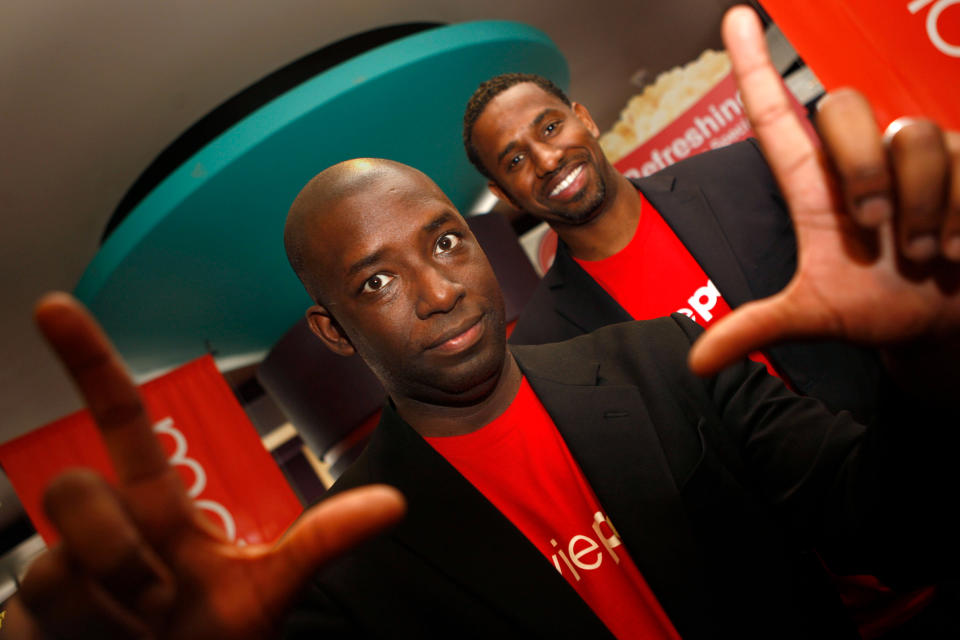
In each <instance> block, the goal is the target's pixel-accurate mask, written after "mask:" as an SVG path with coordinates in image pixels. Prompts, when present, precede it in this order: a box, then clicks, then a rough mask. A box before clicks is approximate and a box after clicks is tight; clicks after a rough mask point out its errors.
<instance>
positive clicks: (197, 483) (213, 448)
mask: <svg viewBox="0 0 960 640" xmlns="http://www.w3.org/2000/svg"><path fill="white" fill-rule="evenodd" d="M140 392H141V394H142V395H143V398H144V401H145V402H146V404H147V408H148V410H149V411H150V415H151V416H152V417H153V419H154V421H155V422H154V431H155V432H156V433H157V437H158V438H159V439H160V441H161V442H162V443H163V446H164V447H165V448H166V451H167V454H168V456H169V460H170V464H172V465H174V466H175V467H176V468H177V469H178V470H179V471H180V475H181V478H182V479H183V484H184V487H185V488H186V490H187V492H188V493H189V494H190V496H191V497H192V498H193V499H194V501H195V503H196V505H197V506H198V507H199V508H200V509H201V510H202V511H204V512H205V514H206V515H207V516H208V517H209V518H210V520H211V521H212V522H214V523H216V524H217V525H219V526H220V527H221V528H222V529H223V530H224V532H225V533H226V535H227V537H228V538H229V539H231V540H235V541H237V542H238V543H240V544H245V543H249V544H259V543H264V542H272V541H273V540H276V539H277V538H278V537H279V536H280V535H281V534H282V533H283V532H284V531H285V530H286V529H287V527H288V526H290V524H291V523H292V522H293V521H294V520H295V519H296V518H297V516H298V515H299V514H300V512H301V505H300V502H299V500H298V499H297V497H296V495H295V494H294V493H293V491H292V489H291V488H290V486H289V485H288V484H287V481H286V478H285V477H284V476H283V474H282V473H281V471H280V469H279V468H278V467H277V465H276V463H275V462H274V460H273V458H272V457H271V455H270V454H269V452H267V450H266V449H265V448H264V447H263V444H262V443H261V442H260V438H259V436H258V435H257V432H256V430H255V429H254V427H253V425H252V424H251V423H250V420H249V419H248V418H247V415H246V414H245V413H244V411H243V409H242V408H241V407H240V405H239V404H238V403H237V401H236V398H235V397H234V395H233V392H232V391H231V390H230V387H229V386H228V385H227V383H226V382H225V381H224V379H223V377H222V376H221V375H220V372H219V371H217V368H216V365H215V364H214V362H213V358H211V357H210V356H205V357H203V358H199V359H197V360H194V361H193V362H190V363H188V364H186V365H184V366H182V367H180V368H179V369H176V370H175V371H172V372H170V373H168V374H166V375H164V376H161V377H159V378H156V379H154V380H151V381H150V382H147V383H146V384H144V385H142V386H141V387H140ZM0 465H2V466H3V469H4V471H6V473H7V476H8V477H9V478H10V482H11V483H12V484H13V487H14V489H15V490H16V492H17V495H18V496H19V497H20V501H21V502H22V503H23V506H24V508H25V509H26V511H27V515H28V516H29V517H30V520H31V521H32V522H33V525H34V526H35V527H36V529H37V531H38V532H39V533H40V534H41V536H43V539H44V540H45V541H46V542H47V544H48V545H49V544H51V543H52V542H53V541H55V540H56V538H57V536H56V532H55V531H54V530H53V528H52V526H51V525H50V523H49V522H48V521H47V519H46V517H45V516H44V515H43V511H42V508H41V506H40V504H41V502H40V501H41V495H42V493H43V490H44V488H45V487H46V485H47V484H48V483H49V482H50V481H51V480H52V479H53V478H54V476H56V475H57V474H58V473H60V472H62V471H63V470H65V469H67V468H70V467H78V466H84V467H90V468H93V469H96V470H97V471H100V472H101V473H103V474H104V475H105V476H106V477H107V478H108V479H110V480H113V478H114V475H113V471H112V469H111V466H110V461H109V458H108V457H107V451H106V447H105V446H104V444H103V440H102V439H101V437H100V433H99V432H98V431H97V429H96V427H95V425H94V423H93V419H92V418H91V416H90V414H89V412H87V411H86V410H83V411H78V412H76V413H74V414H71V415H69V416H66V417H64V418H61V419H60V420H57V421H56V422H53V423H51V424H48V425H47V426H45V427H41V428H40V429H36V430H35V431H32V432H30V433H28V434H26V435H24V436H22V437H20V438H17V439H15V440H12V441H10V442H8V443H6V444H4V445H2V446H0Z"/></svg>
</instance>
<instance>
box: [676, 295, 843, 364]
mask: <svg viewBox="0 0 960 640" xmlns="http://www.w3.org/2000/svg"><path fill="white" fill-rule="evenodd" d="M807 307H808V308H809V305H807ZM828 322H829V319H828V318H826V317H825V316H822V315H821V316H816V315H814V314H811V313H803V309H802V308H800V309H798V305H797V304H795V303H794V302H793V300H792V297H791V295H790V293H789V290H787V291H785V292H783V293H780V294H778V295H776V296H773V297H771V298H765V299H763V300H756V301H753V302H748V303H747V304H744V305H742V306H740V307H738V308H737V309H736V310H735V311H732V312H731V313H729V314H728V315H727V316H725V317H724V318H722V319H721V320H719V321H717V322H716V323H714V324H712V325H711V326H710V328H709V329H708V330H707V331H706V332H705V333H704V334H703V335H701V336H700V338H699V339H698V340H697V341H696V342H695V343H694V345H693V347H692V348H691V350H690V354H689V357H688V364H689V366H690V369H691V371H693V373H695V374H696V375H698V376H712V375H714V374H716V373H717V372H719V371H720V370H721V369H723V368H724V367H726V366H728V365H730V364H733V363H734V362H736V361H737V360H740V359H742V358H745V357H747V355H749V354H750V353H752V352H754V351H757V350H759V349H763V348H765V347H768V346H770V345H772V344H776V343H778V342H781V341H783V340H786V339H789V338H793V337H796V336H798V335H805V334H807V333H810V332H812V331H814V328H816V330H817V331H819V332H820V333H818V335H821V334H822V335H826V333H827V330H826V329H824V327H825V326H826V325H827V323H828Z"/></svg>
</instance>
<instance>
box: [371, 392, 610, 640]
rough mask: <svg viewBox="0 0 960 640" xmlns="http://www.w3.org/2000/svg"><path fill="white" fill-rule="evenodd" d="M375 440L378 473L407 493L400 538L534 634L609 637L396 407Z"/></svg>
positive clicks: (522, 538)
mask: <svg viewBox="0 0 960 640" xmlns="http://www.w3.org/2000/svg"><path fill="white" fill-rule="evenodd" d="M371 447H372V448H368V454H370V455H373V456H374V457H375V458H376V462H375V464H376V466H377V467H378V468H380V469H382V470H383V474H378V478H377V480H378V481H382V482H386V483H389V484H392V485H394V486H396V487H397V488H398V489H399V490H400V491H401V492H403V494H404V495H405V496H406V497H407V501H408V512H407V516H406V518H405V519H404V520H403V521H402V522H401V523H400V525H398V527H397V528H396V529H395V531H394V533H393V534H392V536H393V538H394V539H395V540H396V541H397V542H399V543H400V544H401V545H403V546H405V547H407V548H408V550H410V551H411V552H413V553H415V554H417V555H419V556H421V557H422V558H423V560H424V561H425V562H426V563H427V564H429V565H430V566H431V567H432V568H433V569H434V570H436V571H438V572H440V573H443V574H446V575H447V576H448V577H449V578H450V579H451V580H453V581H454V582H456V583H458V584H460V585H461V586H462V587H463V589H464V591H465V592H467V593H468V594H472V595H474V596H475V597H478V598H481V599H482V600H485V601H487V602H488V603H489V604H492V605H493V606H494V607H496V608H498V609H499V610H501V611H502V612H503V613H504V615H505V616H506V617H508V618H513V619H514V620H515V621H516V624H517V626H518V627H529V629H530V633H531V636H540V635H543V636H545V637H549V636H555V637H565V636H567V635H573V634H574V633H576V634H583V635H582V637H587V638H603V637H611V636H610V633H609V631H608V630H607V628H606V627H605V626H604V625H603V623H602V622H600V620H599V618H597V617H596V616H595V615H594V613H593V611H591V609H590V608H589V606H587V604H586V603H585V602H584V601H583V600H582V599H581V598H580V597H579V596H578V595H577V593H576V592H575V591H574V590H573V588H572V587H570V585H569V584H567V582H566V580H564V579H563V578H562V577H561V576H560V575H559V574H558V573H557V571H556V570H555V569H554V568H553V567H552V566H551V565H550V563H549V561H548V560H547V559H546V558H544V557H543V555H542V554H541V553H540V552H539V551H538V550H537V549H536V547H534V546H533V545H532V544H531V543H530V542H529V541H528V540H527V538H526V537H525V536H524V535H523V534H522V533H521V532H520V531H519V530H518V529H517V528H516V527H514V526H513V524H512V523H511V522H510V521H509V520H508V519H507V518H505V517H504V516H503V515H502V514H501V513H500V512H499V511H498V510H497V509H496V507H494V506H493V505H492V504H491V503H490V502H489V501H488V500H487V499H486V498H484V497H483V495H482V494H481V493H480V492H479V491H477V490H476V489H475V488H474V487H473V486H472V485H471V484H470V483H469V482H468V481H467V480H466V479H465V478H464V477H463V476H461V475H460V474H459V473H458V472H457V471H456V469H454V468H453V467H452V466H451V465H450V464H449V463H448V462H447V461H446V460H445V459H444V458H443V457H442V456H441V455H439V454H438V453H437V452H436V451H435V450H434V449H433V448H432V447H430V445H428V444H427V443H426V442H424V440H423V439H422V438H421V437H420V436H419V434H417V433H416V432H415V431H414V430H413V429H412V428H411V427H410V426H409V425H407V424H406V423H405V422H403V420H401V419H400V418H399V417H398V416H397V415H396V413H395V412H393V410H392V409H389V408H388V409H386V410H385V411H384V419H383V422H382V424H381V426H380V428H379V429H378V433H377V439H376V440H375V441H373V442H371Z"/></svg>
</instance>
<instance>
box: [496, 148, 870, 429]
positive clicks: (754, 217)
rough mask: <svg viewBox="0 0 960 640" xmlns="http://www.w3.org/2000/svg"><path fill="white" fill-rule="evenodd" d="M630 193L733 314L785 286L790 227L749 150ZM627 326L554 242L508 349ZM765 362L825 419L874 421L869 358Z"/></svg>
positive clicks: (819, 356)
mask: <svg viewBox="0 0 960 640" xmlns="http://www.w3.org/2000/svg"><path fill="white" fill-rule="evenodd" d="M633 183H634V185H635V186H636V187H637V189H639V190H640V191H641V192H643V195H644V196H645V197H646V198H647V200H648V201H649V202H650V203H651V204H652V205H653V206H654V207H655V208H656V209H657V211H659V212H660V215H661V216H662V217H663V219H664V220H665V221H666V222H667V224H668V225H669V226H670V228H671V229H672V230H673V231H674V233H676V235H677V237H678V238H679V239H680V241H681V242H682V243H683V244H684V246H685V247H686V248H687V250H688V251H690V253H691V255H693V257H694V259H696V261H697V262H698V263H699V265H700V266H701V268H703V270H704V271H705V272H706V273H707V275H708V276H709V277H710V279H711V280H712V281H713V283H714V284H715V285H716V287H717V289H718V290H719V291H720V293H721V294H722V295H723V298H724V300H726V301H727V304H729V305H730V307H731V308H736V307H738V306H740V305H741V304H743V303H745V302H749V301H751V300H757V299H760V298H765V297H767V296H770V295H773V294H774V293H777V292H778V291H780V290H781V289H783V288H784V287H785V286H786V284H787V283H788V282H789V281H790V279H791V278H792V277H793V273H794V271H795V270H796V261H797V245H796V238H795V236H794V233H793V226H792V223H791V221H790V216H789V214H788V212H787V210H786V208H785V204H784V201H783V198H782V196H781V194H780V191H779V189H778V188H777V185H776V182H775V181H774V179H773V176H772V175H771V173H770V169H769V167H768V166H767V164H766V161H765V160H764V159H763V156H762V154H761V153H760V150H759V147H758V146H757V144H756V141H754V140H748V141H745V142H741V143H738V144H734V145H731V146H729V147H724V148H722V149H717V150H715V151H710V152H707V153H703V154H700V155H697V156H694V157H692V158H689V159H687V160H685V161H683V162H680V163H677V164H675V165H673V166H671V167H668V168H667V169H664V170H663V171H660V172H658V173H656V174H654V175H652V176H650V177H648V178H641V179H637V180H634V181H633ZM630 319H631V318H630V315H629V314H628V313H627V312H626V310H624V309H623V307H621V306H620V305H619V304H618V303H617V302H616V301H615V300H614V299H613V298H612V297H610V296H609V295H608V294H607V292H606V291H604V290H603V288H602V287H601V286H600V285H599V284H597V283H596V282H595V281H594V280H593V278H591V277H590V275H589V274H587V272H586V271H584V270H583V269H582V268H581V267H580V265H578V264H577V263H576V262H575V261H574V260H573V259H572V258H571V257H570V254H569V250H568V249H567V247H566V246H565V245H564V244H563V242H560V243H559V246H558V248H557V254H556V257H555V259H554V263H553V266H552V267H551V268H550V270H549V271H548V272H547V273H546V274H545V275H544V278H543V280H542V281H541V282H540V284H539V286H538V288H537V290H536V291H535V292H534V294H533V296H532V298H531V299H530V301H529V302H528V303H527V305H526V307H525V308H524V311H523V313H522V314H521V316H520V318H519V320H518V321H517V324H516V327H515V328H514V331H513V333H512V334H511V336H510V342H511V343H513V344H543V343H547V342H557V341H560V340H567V339H569V338H572V337H574V336H578V335H580V334H583V333H589V332H591V331H593V330H595V329H598V328H600V327H602V326H605V325H608V324H613V323H616V322H624V321H627V320H630ZM767 355H768V356H769V358H770V360H771V362H772V363H773V364H774V366H775V367H777V369H778V371H780V372H781V373H782V374H783V375H785V376H786V378H787V379H788V380H789V381H790V382H791V383H792V384H793V386H794V388H795V389H796V390H797V391H798V392H800V393H803V394H805V395H811V396H814V397H816V398H819V399H820V400H822V401H823V402H824V403H825V404H826V405H827V406H828V407H829V408H830V409H831V410H833V411H839V410H841V409H847V410H849V411H851V412H853V413H854V415H855V416H856V417H857V419H858V420H860V421H862V422H871V421H872V420H873V419H874V418H875V415H876V406H877V396H878V389H879V388H880V384H881V371H882V369H881V366H880V363H879V360H878V358H877V357H876V355H875V354H874V353H873V352H872V351H870V350H867V349H862V348H858V347H854V346H852V345H849V344H843V343H839V342H817V343H809V342H806V343H794V344H789V345H782V346H778V347H774V348H773V349H770V350H769V351H768V352H767Z"/></svg>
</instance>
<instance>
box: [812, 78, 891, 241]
mask: <svg viewBox="0 0 960 640" xmlns="http://www.w3.org/2000/svg"><path fill="white" fill-rule="evenodd" d="M817 131H818V132H819V134H820V139H821V140H822V141H823V145H824V150H825V151H826V153H827V155H828V157H829V158H830V159H831V161H832V162H833V166H834V168H835V169H836V173H837V178H838V182H839V188H840V192H841V193H842V195H843V200H844V203H845V204H846V210H847V211H848V212H849V213H850V215H851V217H852V218H853V219H854V220H855V221H856V222H857V223H858V224H860V225H861V226H863V227H866V228H870V229H873V228H876V227H877V226H879V225H880V224H881V223H883V222H885V221H887V220H889V219H890V217H891V216H892V215H893V179H892V176H891V175H890V168H889V166H888V164H887V152H886V149H885V148H884V146H883V140H882V138H881V136H880V130H879V129H878V128H877V123H876V119H875V118H874V116H873V110H872V109H871V108H870V103H869V102H867V99H866V98H864V97H863V95H861V94H860V93H859V92H857V91H854V90H852V89H840V90H837V91H834V92H832V93H830V94H829V95H827V96H826V97H825V98H824V99H823V100H821V101H820V103H819V105H818V106H817Z"/></svg>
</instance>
